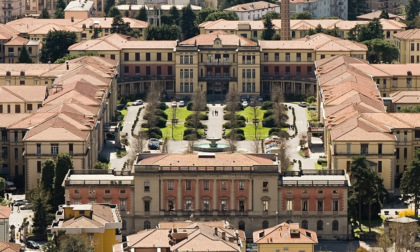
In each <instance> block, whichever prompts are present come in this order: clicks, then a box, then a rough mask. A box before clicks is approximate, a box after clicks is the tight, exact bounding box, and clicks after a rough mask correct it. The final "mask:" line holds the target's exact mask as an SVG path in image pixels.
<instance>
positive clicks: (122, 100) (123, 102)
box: [120, 96, 127, 105]
mask: <svg viewBox="0 0 420 252" xmlns="http://www.w3.org/2000/svg"><path fill="white" fill-rule="evenodd" d="M120 104H124V105H126V104H127V98H126V97H125V96H123V97H121V100H120Z"/></svg>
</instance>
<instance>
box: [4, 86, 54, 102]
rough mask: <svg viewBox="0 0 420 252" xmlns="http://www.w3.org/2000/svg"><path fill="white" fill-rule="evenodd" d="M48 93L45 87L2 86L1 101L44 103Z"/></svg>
mask: <svg viewBox="0 0 420 252" xmlns="http://www.w3.org/2000/svg"><path fill="white" fill-rule="evenodd" d="M46 93H47V87H45V86H0V101H1V103H3V102H42V101H43V100H44V99H45V95H46Z"/></svg>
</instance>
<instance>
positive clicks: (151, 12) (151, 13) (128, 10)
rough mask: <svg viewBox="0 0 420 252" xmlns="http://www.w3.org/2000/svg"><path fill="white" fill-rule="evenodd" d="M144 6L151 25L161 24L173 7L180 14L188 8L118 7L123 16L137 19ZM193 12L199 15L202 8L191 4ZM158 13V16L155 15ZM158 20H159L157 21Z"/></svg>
mask: <svg viewBox="0 0 420 252" xmlns="http://www.w3.org/2000/svg"><path fill="white" fill-rule="evenodd" d="M143 6H144V7H145V8H146V10H147V14H148V15H147V18H148V23H149V24H159V20H158V19H159V18H160V17H162V16H163V15H166V14H169V10H170V9H171V8H172V7H175V8H176V9H177V10H178V11H179V12H181V11H182V8H184V7H186V6H187V4H170V3H169V4H147V3H146V4H141V3H137V4H120V5H117V8H118V10H119V11H120V13H121V15H122V16H127V14H128V17H132V18H135V16H136V15H137V13H138V12H139V11H140V9H141V8H143ZM190 6H191V9H192V11H193V12H194V13H195V14H197V13H198V12H200V11H201V9H202V7H200V6H197V5H193V4H191V5H190ZM155 13H157V14H155ZM155 19H157V20H155Z"/></svg>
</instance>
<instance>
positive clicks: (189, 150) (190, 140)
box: [185, 135, 197, 153]
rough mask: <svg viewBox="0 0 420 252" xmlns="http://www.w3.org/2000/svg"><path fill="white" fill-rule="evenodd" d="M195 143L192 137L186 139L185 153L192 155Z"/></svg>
mask: <svg viewBox="0 0 420 252" xmlns="http://www.w3.org/2000/svg"><path fill="white" fill-rule="evenodd" d="M196 141H197V138H196V137H194V136H193V135H190V136H189V137H188V142H187V149H186V151H185V152H186V153H193V152H194V144H195V142H196Z"/></svg>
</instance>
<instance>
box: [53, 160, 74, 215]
mask: <svg viewBox="0 0 420 252" xmlns="http://www.w3.org/2000/svg"><path fill="white" fill-rule="evenodd" d="M70 169H73V162H72V160H71V157H70V155H69V154H67V153H60V154H58V156H57V161H56V165H55V180H54V191H53V197H52V198H53V201H52V202H53V208H54V210H57V209H58V206H59V205H61V204H64V203H65V202H64V193H65V191H64V188H63V187H62V184H63V181H64V178H65V177H66V175H67V172H68V171H69V170H70Z"/></svg>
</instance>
